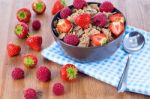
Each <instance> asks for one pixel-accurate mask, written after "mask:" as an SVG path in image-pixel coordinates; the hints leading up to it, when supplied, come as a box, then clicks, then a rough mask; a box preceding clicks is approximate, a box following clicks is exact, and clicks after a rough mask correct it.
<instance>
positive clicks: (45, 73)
mask: <svg viewBox="0 0 150 99" xmlns="http://www.w3.org/2000/svg"><path fill="white" fill-rule="evenodd" d="M36 76H37V79H39V80H40V81H43V82H47V81H49V80H50V79H51V72H50V70H49V69H48V68H47V67H46V66H40V67H39V68H38V70H37V73H36Z"/></svg>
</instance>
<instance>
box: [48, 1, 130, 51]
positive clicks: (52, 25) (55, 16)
mask: <svg viewBox="0 0 150 99" xmlns="http://www.w3.org/2000/svg"><path fill="white" fill-rule="evenodd" d="M87 3H88V4H99V5H100V4H101V3H98V2H87ZM66 7H69V8H71V7H73V5H69V6H66ZM114 9H115V10H117V12H119V13H121V14H122V15H123V17H124V18H125V22H124V25H125V29H126V26H127V20H126V17H125V16H124V14H123V13H122V12H121V11H120V10H118V9H117V8H116V7H115V8H114ZM59 14H60V11H59V12H58V13H56V14H55V15H54V17H53V18H52V21H51V30H52V32H53V33H52V34H53V36H55V38H56V39H57V40H58V41H60V42H61V43H63V44H64V45H67V46H68V47H72V48H81V49H95V48H100V47H101V48H102V47H107V46H109V45H111V44H112V43H114V42H115V41H116V40H117V39H119V38H120V37H122V36H123V34H124V32H125V29H124V31H123V32H122V34H121V35H119V36H118V37H117V38H116V39H114V40H112V41H111V42H108V43H107V44H106V45H103V46H92V47H81V46H74V45H70V44H67V43H65V42H63V41H62V40H60V39H59V38H58V37H57V36H56V34H55V32H56V33H58V32H57V31H56V30H55V29H54V24H53V23H54V21H55V19H57V17H58V16H59ZM56 42H57V41H56Z"/></svg>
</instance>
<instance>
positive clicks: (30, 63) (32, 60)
mask: <svg viewBox="0 0 150 99" xmlns="http://www.w3.org/2000/svg"><path fill="white" fill-rule="evenodd" d="M37 62H38V59H37V57H36V56H34V55H33V54H26V55H25V56H24V57H23V64H24V65H25V66H26V67H29V68H33V67H35V66H36V64H37Z"/></svg>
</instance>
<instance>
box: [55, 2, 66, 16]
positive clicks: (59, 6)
mask: <svg viewBox="0 0 150 99" xmlns="http://www.w3.org/2000/svg"><path fill="white" fill-rule="evenodd" d="M65 6H66V3H65V0H57V1H56V2H55V3H54V5H53V7H52V14H53V15H54V14H56V13H57V12H59V11H60V10H61V9H62V8H64V7H65Z"/></svg>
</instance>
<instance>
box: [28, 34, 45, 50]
mask: <svg viewBox="0 0 150 99" xmlns="http://www.w3.org/2000/svg"><path fill="white" fill-rule="evenodd" d="M26 44H27V45H28V46H29V47H31V48H32V49H33V50H35V51H40V50H41V45H42V37H41V36H36V35H35V36H34V35H33V36H30V37H28V38H27V39H26Z"/></svg>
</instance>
